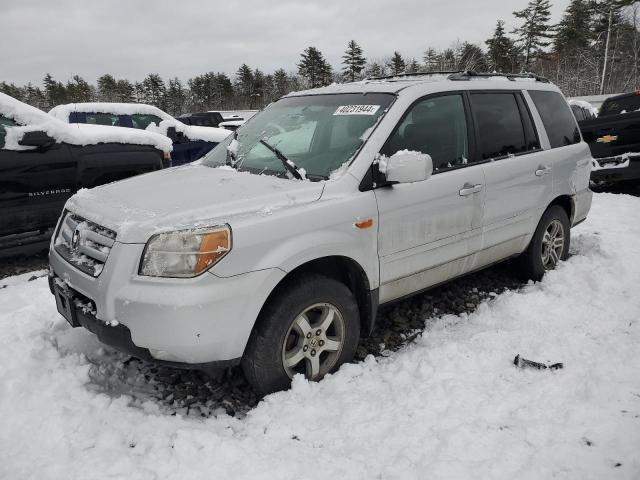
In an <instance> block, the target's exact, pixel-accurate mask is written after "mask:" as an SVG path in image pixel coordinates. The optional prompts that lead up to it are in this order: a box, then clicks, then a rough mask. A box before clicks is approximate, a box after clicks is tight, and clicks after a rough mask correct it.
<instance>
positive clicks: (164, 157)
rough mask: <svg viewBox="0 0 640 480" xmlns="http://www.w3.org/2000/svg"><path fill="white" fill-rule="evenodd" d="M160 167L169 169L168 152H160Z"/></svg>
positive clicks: (169, 159)
mask: <svg viewBox="0 0 640 480" xmlns="http://www.w3.org/2000/svg"><path fill="white" fill-rule="evenodd" d="M162 166H163V167H164V168H169V167H170V166H171V155H170V154H169V152H162Z"/></svg>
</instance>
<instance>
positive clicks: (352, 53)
mask: <svg viewBox="0 0 640 480" xmlns="http://www.w3.org/2000/svg"><path fill="white" fill-rule="evenodd" d="M342 58H343V61H342V64H343V65H344V67H343V68H342V72H343V74H344V77H345V78H346V79H347V80H349V81H351V82H353V81H355V80H356V78H358V77H359V75H360V72H362V70H364V66H365V64H366V63H367V60H366V59H365V58H364V55H363V54H362V48H361V47H360V45H358V44H357V43H356V41H355V40H351V41H350V42H349V43H348V44H347V50H346V51H345V52H344V55H343V56H342Z"/></svg>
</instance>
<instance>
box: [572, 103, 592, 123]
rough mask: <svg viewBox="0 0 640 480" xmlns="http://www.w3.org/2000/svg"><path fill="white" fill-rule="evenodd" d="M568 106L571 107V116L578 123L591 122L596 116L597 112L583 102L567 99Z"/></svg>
mask: <svg viewBox="0 0 640 480" xmlns="http://www.w3.org/2000/svg"><path fill="white" fill-rule="evenodd" d="M569 106H570V107H571V111H572V112H573V116H574V117H576V120H577V121H578V122H581V121H583V120H593V119H594V118H596V117H597V116H598V110H596V109H595V108H594V106H593V105H591V104H590V103H589V102H587V101H585V100H574V99H569Z"/></svg>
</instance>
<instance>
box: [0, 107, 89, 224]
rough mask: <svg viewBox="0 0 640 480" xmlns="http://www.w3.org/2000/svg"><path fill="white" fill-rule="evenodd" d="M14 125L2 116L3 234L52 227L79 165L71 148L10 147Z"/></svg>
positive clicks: (0, 202)
mask: <svg viewBox="0 0 640 480" xmlns="http://www.w3.org/2000/svg"><path fill="white" fill-rule="evenodd" d="M12 124H13V125H15V124H14V123H13V121H12V120H11V119H8V118H6V117H2V116H0V209H1V210H2V215H0V236H3V235H8V234H15V233H23V232H35V231H42V230H46V229H48V228H52V227H53V226H55V223H56V221H57V219H58V217H59V216H60V212H61V210H62V208H63V206H64V204H65V202H66V200H67V199H68V198H69V197H70V196H71V195H72V194H73V193H75V191H76V171H77V164H76V161H75V160H74V159H73V158H72V156H71V154H70V152H69V147H68V146H67V145H66V144H60V143H56V144H55V145H53V146H52V147H49V148H46V149H30V150H15V149H9V148H7V146H6V144H5V133H6V129H7V128H11V126H10V125H12Z"/></svg>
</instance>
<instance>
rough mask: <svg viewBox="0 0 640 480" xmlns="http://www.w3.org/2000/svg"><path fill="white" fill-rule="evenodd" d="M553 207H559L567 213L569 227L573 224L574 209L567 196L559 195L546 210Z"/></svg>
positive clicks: (571, 200) (571, 201)
mask: <svg viewBox="0 0 640 480" xmlns="http://www.w3.org/2000/svg"><path fill="white" fill-rule="evenodd" d="M554 205H559V206H561V207H562V208H564V211H565V212H567V217H569V225H571V224H572V223H573V214H574V210H575V207H574V205H573V199H572V198H571V197H570V196H569V195H561V196H559V197H556V198H555V199H554V200H553V202H551V203H550V204H549V206H548V207H547V210H548V209H549V208H551V207H552V206H554Z"/></svg>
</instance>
